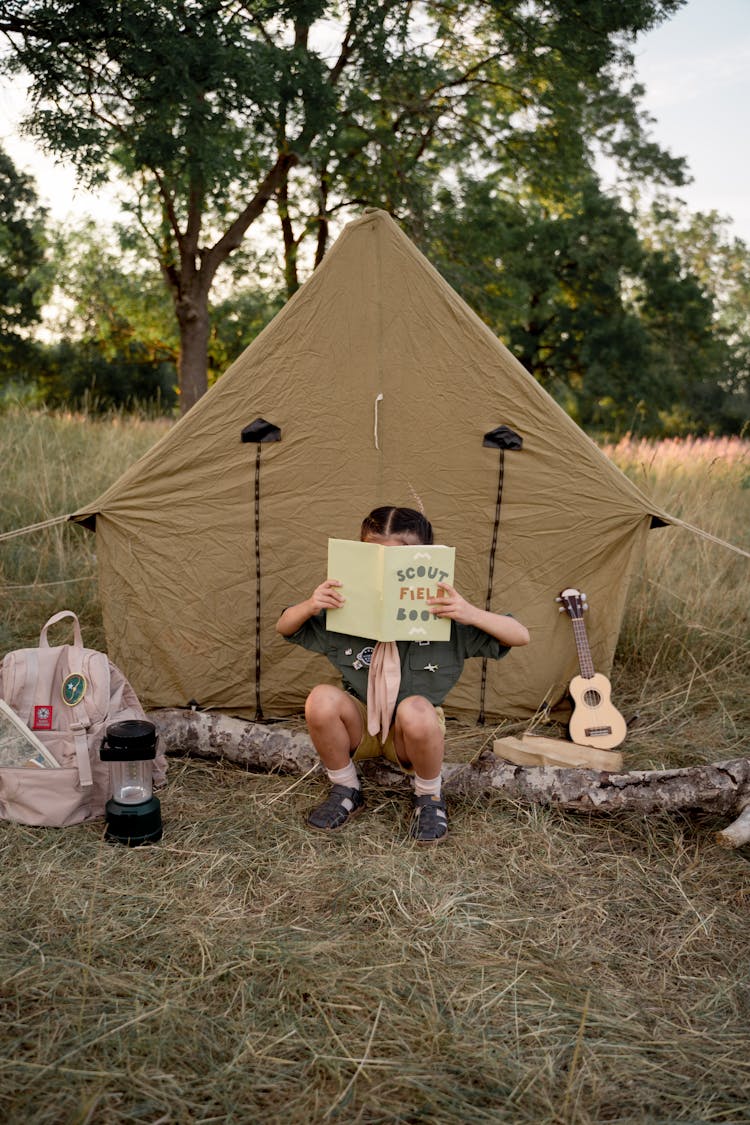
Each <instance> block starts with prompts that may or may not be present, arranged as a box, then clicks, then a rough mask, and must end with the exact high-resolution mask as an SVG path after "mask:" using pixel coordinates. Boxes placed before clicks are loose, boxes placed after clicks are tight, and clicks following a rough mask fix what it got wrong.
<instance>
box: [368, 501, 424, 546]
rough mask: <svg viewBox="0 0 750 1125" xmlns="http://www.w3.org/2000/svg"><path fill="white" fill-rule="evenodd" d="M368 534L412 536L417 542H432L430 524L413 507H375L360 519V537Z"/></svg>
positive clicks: (390, 505) (388, 505)
mask: <svg viewBox="0 0 750 1125" xmlns="http://www.w3.org/2000/svg"><path fill="white" fill-rule="evenodd" d="M368 535H378V536H384V537H388V536H395V535H409V536H413V537H414V539H415V540H416V542H417V543H434V542H435V540H434V536H433V532H432V524H431V523H430V521H429V520H428V519H427V518H426V517H425V516H423V515H422V513H421V512H418V511H416V509H414V508H396V507H394V506H393V505H392V504H387V505H385V506H384V507H382V508H375V509H374V510H373V511H372V512H370V514H369V516H365V518H364V520H363V521H362V529H361V531H360V535H359V537H360V539H366V538H367V536H368Z"/></svg>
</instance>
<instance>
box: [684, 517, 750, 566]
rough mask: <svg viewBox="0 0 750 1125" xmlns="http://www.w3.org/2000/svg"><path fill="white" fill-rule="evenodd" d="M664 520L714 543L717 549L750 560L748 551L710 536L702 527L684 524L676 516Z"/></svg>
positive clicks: (715, 536)
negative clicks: (724, 548)
mask: <svg viewBox="0 0 750 1125" xmlns="http://www.w3.org/2000/svg"><path fill="white" fill-rule="evenodd" d="M666 519H668V520H669V522H670V523H672V524H674V525H675V527H684V528H685V530H686V531H692V532H694V533H695V534H696V535H700V537H701V539H707V540H708V542H709V543H716V544H718V546H719V547H726V549H727V550H728V551H734V553H735V554H736V555H744V556H745V558H746V559H750V551H746V550H745V549H744V547H737V546H735V544H734V543H729V542H727V540H726V539H719V537H718V535H712V534H711V532H710V531H704V530H703V528H702V527H695V525H694V524H692V523H685V521H684V520H680V519H678V518H677V516H670V515H668V514H667V516H666Z"/></svg>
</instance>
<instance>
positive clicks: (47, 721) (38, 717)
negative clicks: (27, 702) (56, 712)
mask: <svg viewBox="0 0 750 1125" xmlns="http://www.w3.org/2000/svg"><path fill="white" fill-rule="evenodd" d="M31 729H32V730H52V705H51V704H50V703H40V704H39V706H37V707H35V708H34V724H33V726H32V728H31Z"/></svg>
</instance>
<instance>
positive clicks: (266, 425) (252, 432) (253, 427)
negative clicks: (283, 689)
mask: <svg viewBox="0 0 750 1125" xmlns="http://www.w3.org/2000/svg"><path fill="white" fill-rule="evenodd" d="M241 441H243V442H253V443H254V444H256V445H257V447H258V448H257V450H256V453H255V718H256V720H257V721H258V722H262V721H263V706H262V704H261V694H260V674H261V662H260V620H261V618H260V614H261V597H260V581H261V566H260V448H261V445H263V444H265V443H266V442H271V441H281V430H280V429H279V427H278V426H274V425H273V423H272V422H266V420H265V419H264V418H256V419H255V421H254V422H251V423H250V425H249V426H245V428H244V429H243V431H242V434H241Z"/></svg>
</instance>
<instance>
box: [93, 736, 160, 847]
mask: <svg viewBox="0 0 750 1125" xmlns="http://www.w3.org/2000/svg"><path fill="white" fill-rule="evenodd" d="M156 742H157V734H156V727H155V726H154V724H153V723H149V722H148V721H147V720H146V719H124V720H123V721H122V722H119V723H112V724H111V725H110V726H108V727H107V730H106V732H105V734H104V739H103V741H102V745H101V749H100V751H99V757H100V758H101V760H102V761H103V762H109V768H110V777H111V780H112V797H111V799H110V800H109V801H107V804H106V808H105V815H106V818H107V828H106V831H105V834H104V835H105V839H107V840H115V841H117V842H118V843H120V844H128V845H129V846H130V847H136V846H137V845H138V844H151V843H154V842H156V840H160V839H161V834H162V824H161V805H160V803H159V800H158V798H157V797H154V796H153V792H152V785H153V770H154V758H155V757H156Z"/></svg>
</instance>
